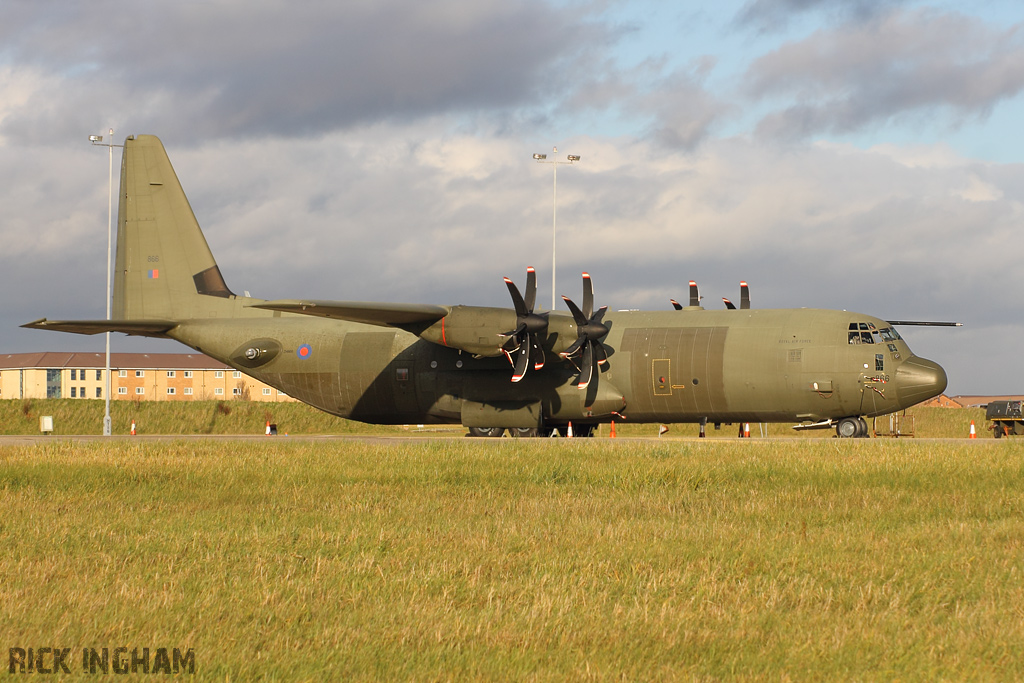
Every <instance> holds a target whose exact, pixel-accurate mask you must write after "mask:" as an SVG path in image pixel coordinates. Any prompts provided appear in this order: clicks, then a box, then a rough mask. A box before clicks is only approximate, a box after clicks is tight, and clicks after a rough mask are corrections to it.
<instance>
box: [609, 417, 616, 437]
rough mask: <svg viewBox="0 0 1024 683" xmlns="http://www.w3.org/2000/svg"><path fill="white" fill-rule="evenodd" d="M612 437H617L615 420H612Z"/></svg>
mask: <svg viewBox="0 0 1024 683" xmlns="http://www.w3.org/2000/svg"><path fill="white" fill-rule="evenodd" d="M610 438H612V439H614V438H615V420H612V433H611V437H610Z"/></svg>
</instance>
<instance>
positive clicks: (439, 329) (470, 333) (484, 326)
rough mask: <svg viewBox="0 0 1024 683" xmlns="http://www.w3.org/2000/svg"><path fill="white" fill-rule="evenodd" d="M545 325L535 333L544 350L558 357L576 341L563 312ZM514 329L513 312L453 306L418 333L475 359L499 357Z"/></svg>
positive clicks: (569, 319)
mask: <svg viewBox="0 0 1024 683" xmlns="http://www.w3.org/2000/svg"><path fill="white" fill-rule="evenodd" d="M546 315H547V319H548V326H547V329H546V330H544V331H543V332H540V333H538V336H539V338H540V340H541V345H542V346H543V347H544V349H545V350H547V351H550V352H552V353H555V354H559V353H561V352H563V351H565V350H566V349H568V348H569V347H570V346H572V344H573V342H575V341H576V336H577V335H576V323H575V322H574V321H573V319H572V316H570V315H566V314H564V313H548V314H546ZM515 329H516V312H515V311H514V310H512V309H508V308H486V307H483V306H453V307H452V309H451V312H450V313H449V314H448V315H446V316H445V317H443V318H441V319H440V320H438V321H437V322H436V323H434V324H433V325H431V326H430V327H428V328H426V329H425V330H423V331H422V332H419V337H420V338H421V339H425V340H427V341H429V342H433V343H435V344H440V345H441V346H447V347H449V348H453V349H460V350H462V351H465V352H466V353H471V354H473V355H474V356H500V355H501V354H502V353H504V352H503V351H502V347H504V346H505V344H506V343H507V342H508V340H509V337H508V336H506V335H507V333H510V332H512V331H514V330H515Z"/></svg>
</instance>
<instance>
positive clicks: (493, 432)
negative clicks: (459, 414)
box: [469, 427, 505, 437]
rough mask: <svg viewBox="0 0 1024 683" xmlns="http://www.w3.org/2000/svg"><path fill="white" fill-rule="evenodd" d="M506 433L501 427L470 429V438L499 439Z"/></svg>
mask: <svg viewBox="0 0 1024 683" xmlns="http://www.w3.org/2000/svg"><path fill="white" fill-rule="evenodd" d="M504 433H505V430H504V429H502V428H501V427H470V428H469V435H470V436H490V437H498V436H501V435H502V434H504Z"/></svg>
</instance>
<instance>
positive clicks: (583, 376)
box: [576, 342, 594, 389]
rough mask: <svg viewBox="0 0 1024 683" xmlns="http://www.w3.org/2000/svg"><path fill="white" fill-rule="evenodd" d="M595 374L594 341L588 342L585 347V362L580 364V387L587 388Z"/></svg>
mask: <svg viewBox="0 0 1024 683" xmlns="http://www.w3.org/2000/svg"><path fill="white" fill-rule="evenodd" d="M593 375H594V342H588V343H587V345H586V346H585V347H583V363H582V364H581V365H580V378H579V382H578V383H577V384H576V386H577V387H579V388H580V389H586V388H587V387H588V386H589V385H590V378H591V377H593Z"/></svg>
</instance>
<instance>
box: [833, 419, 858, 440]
mask: <svg viewBox="0 0 1024 683" xmlns="http://www.w3.org/2000/svg"><path fill="white" fill-rule="evenodd" d="M859 435H860V418H856V417H844V418H843V419H842V420H840V421H839V423H838V424H836V436H838V437H839V438H840V439H852V438H854V437H856V436H859Z"/></svg>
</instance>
